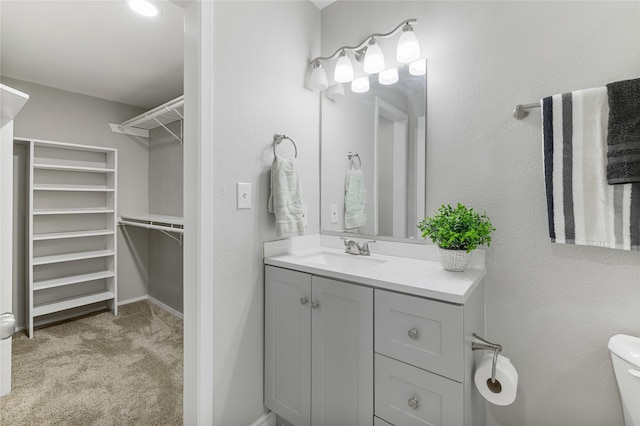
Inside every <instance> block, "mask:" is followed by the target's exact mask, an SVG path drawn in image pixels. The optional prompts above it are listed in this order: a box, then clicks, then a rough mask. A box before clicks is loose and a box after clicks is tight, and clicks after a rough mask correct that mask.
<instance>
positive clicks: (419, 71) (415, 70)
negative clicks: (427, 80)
mask: <svg viewBox="0 0 640 426" xmlns="http://www.w3.org/2000/svg"><path fill="white" fill-rule="evenodd" d="M409 74H411V75H416V76H417V75H426V74H427V60H426V59H419V60H417V61H414V62H411V64H410V65H409Z"/></svg>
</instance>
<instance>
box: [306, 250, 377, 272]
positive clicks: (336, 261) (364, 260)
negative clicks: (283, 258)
mask: <svg viewBox="0 0 640 426" xmlns="http://www.w3.org/2000/svg"><path fill="white" fill-rule="evenodd" d="M298 260H300V261H301V262H309V263H315V264H318V265H323V266H327V267H330V268H340V269H342V268H345V269H358V270H363V269H371V268H373V267H376V266H378V265H380V264H382V263H385V262H386V260H383V259H375V258H371V257H368V256H360V255H353V254H348V253H332V252H326V251H321V252H317V253H312V254H309V255H306V256H300V257H299V258H298Z"/></svg>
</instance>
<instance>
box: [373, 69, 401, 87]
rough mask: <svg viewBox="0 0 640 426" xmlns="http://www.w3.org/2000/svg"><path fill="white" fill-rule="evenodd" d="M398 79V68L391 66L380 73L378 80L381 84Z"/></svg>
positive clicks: (391, 82)
mask: <svg viewBox="0 0 640 426" xmlns="http://www.w3.org/2000/svg"><path fill="white" fill-rule="evenodd" d="M397 81H398V68H389V69H388V70H384V71H382V72H380V74H378V82H379V83H380V84H384V85H385V86H386V85H389V84H393V83H395V82H397Z"/></svg>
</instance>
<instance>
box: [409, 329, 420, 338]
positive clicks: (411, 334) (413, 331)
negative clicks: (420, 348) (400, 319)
mask: <svg viewBox="0 0 640 426" xmlns="http://www.w3.org/2000/svg"><path fill="white" fill-rule="evenodd" d="M407 334H408V335H409V337H410V338H411V340H416V339H417V338H418V329H417V328H412V329H411V330H409V331H407Z"/></svg>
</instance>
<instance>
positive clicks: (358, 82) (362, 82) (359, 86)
mask: <svg viewBox="0 0 640 426" xmlns="http://www.w3.org/2000/svg"><path fill="white" fill-rule="evenodd" d="M351 91H352V92H355V93H366V92H368V91H369V77H368V76H366V75H365V76H364V77H360V78H356V79H355V80H353V81H352V82H351Z"/></svg>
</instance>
